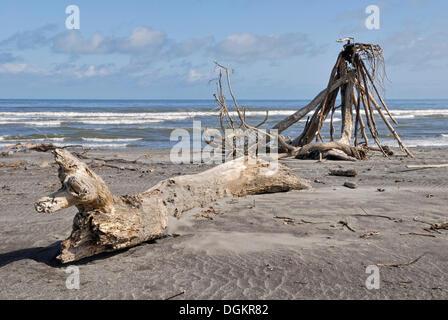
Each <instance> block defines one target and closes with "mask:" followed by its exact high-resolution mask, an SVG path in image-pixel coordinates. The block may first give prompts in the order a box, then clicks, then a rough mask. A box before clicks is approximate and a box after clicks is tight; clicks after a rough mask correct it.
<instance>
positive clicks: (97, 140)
mask: <svg viewBox="0 0 448 320" xmlns="http://www.w3.org/2000/svg"><path fill="white" fill-rule="evenodd" d="M81 139H82V140H83V141H89V142H132V141H140V140H143V138H128V139H103V138H81Z"/></svg>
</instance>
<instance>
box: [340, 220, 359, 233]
mask: <svg viewBox="0 0 448 320" xmlns="http://www.w3.org/2000/svg"><path fill="white" fill-rule="evenodd" d="M338 223H339V224H342V225H343V226H344V227H346V228H347V229H348V230H350V231H351V232H356V230H355V229H353V228H352V227H350V226H349V224H348V222H347V221H343V220H341V221H339V222H338Z"/></svg>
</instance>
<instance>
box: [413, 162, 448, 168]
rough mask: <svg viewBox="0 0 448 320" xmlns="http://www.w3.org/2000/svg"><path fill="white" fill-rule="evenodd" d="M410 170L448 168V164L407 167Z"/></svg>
mask: <svg viewBox="0 0 448 320" xmlns="http://www.w3.org/2000/svg"><path fill="white" fill-rule="evenodd" d="M406 168H409V169H429V168H448V163H443V164H422V165H411V164H410V165H407V166H406Z"/></svg>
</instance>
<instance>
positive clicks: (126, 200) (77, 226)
mask: <svg viewBox="0 0 448 320" xmlns="http://www.w3.org/2000/svg"><path fill="white" fill-rule="evenodd" d="M53 153H54V155H55V160H56V163H57V164H58V165H59V179H60V180H61V183H62V187H61V189H60V190H59V191H57V192H55V193H54V194H52V195H50V196H49V197H44V198H42V199H40V200H39V201H37V202H36V203H35V208H36V211H37V212H39V213H54V212H57V211H59V210H61V209H64V208H68V207H70V206H76V207H77V209H78V211H79V212H78V213H77V214H76V216H75V218H74V221H73V230H72V233H71V235H70V237H69V238H68V239H67V240H65V241H63V242H62V244H61V252H60V255H59V256H58V259H59V260H60V261H61V262H63V263H67V262H71V261H76V260H79V259H82V258H85V257H89V256H93V255H95V254H98V253H101V252H110V251H115V250H119V249H123V248H127V247H131V246H135V245H137V244H140V243H142V242H146V241H149V240H152V239H156V238H159V237H161V236H162V235H163V233H164V231H165V229H166V227H167V223H168V217H169V216H174V217H178V218H179V217H180V216H181V214H182V213H183V212H184V211H186V210H189V209H192V208H195V207H201V206H205V205H207V204H209V203H210V202H213V201H215V200H217V199H220V198H223V197H225V196H232V195H233V196H245V195H252V194H261V193H273V192H283V191H289V190H301V189H308V188H310V184H309V182H308V181H307V180H304V179H301V178H299V177H297V176H296V175H294V174H293V173H292V172H291V170H290V169H288V168H287V167H285V166H283V165H281V164H278V167H277V169H273V168H272V167H270V166H269V164H268V163H267V162H263V161H261V160H256V161H255V160H254V159H248V158H247V157H242V158H238V159H235V160H232V161H230V162H226V163H224V164H221V165H219V166H216V167H214V168H212V169H209V170H207V171H204V172H202V173H199V174H193V175H184V176H177V177H174V178H169V179H166V180H163V181H161V182H159V183H158V184H156V185H155V186H153V187H152V188H150V189H149V190H147V191H145V192H143V193H140V194H137V195H125V196H121V197H118V196H115V195H114V194H112V192H111V191H110V190H109V188H108V187H107V185H106V184H105V182H104V181H103V180H102V179H101V177H99V176H98V175H97V174H95V173H94V172H93V171H92V170H91V169H89V167H88V166H87V165H86V164H85V163H84V162H82V161H80V160H79V159H78V158H76V157H75V156H73V155H72V154H71V153H70V152H69V151H67V150H64V149H55V150H54V151H53ZM249 160H254V161H249Z"/></svg>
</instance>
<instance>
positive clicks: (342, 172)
mask: <svg viewBox="0 0 448 320" xmlns="http://www.w3.org/2000/svg"><path fill="white" fill-rule="evenodd" d="M358 174H359V171H358V170H357V169H330V175H331V176H342V177H356V176H357V175H358Z"/></svg>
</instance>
